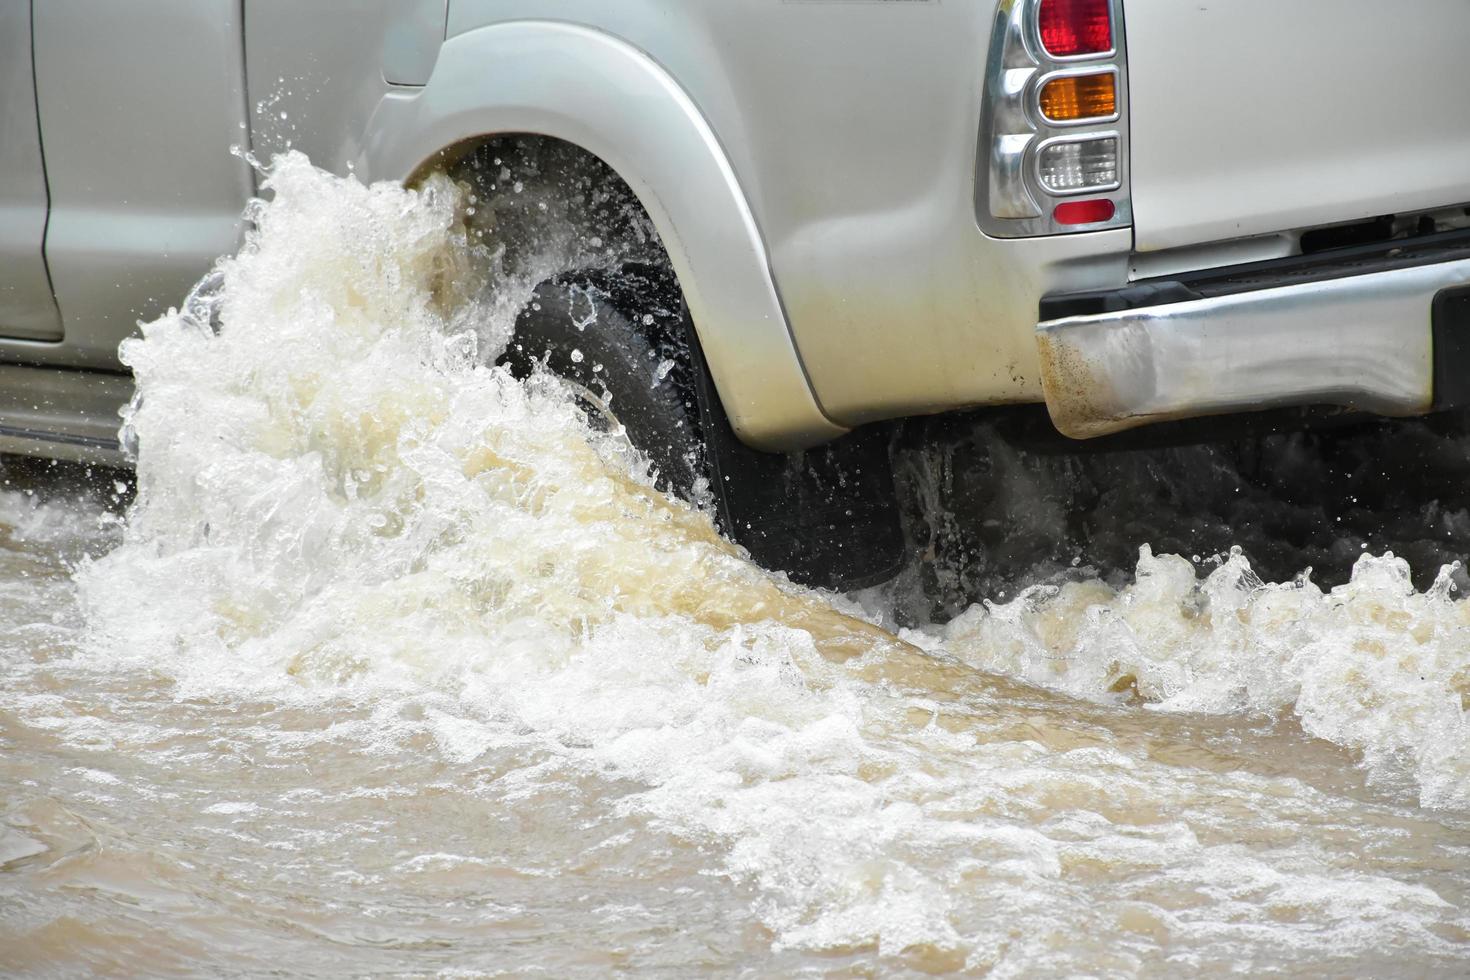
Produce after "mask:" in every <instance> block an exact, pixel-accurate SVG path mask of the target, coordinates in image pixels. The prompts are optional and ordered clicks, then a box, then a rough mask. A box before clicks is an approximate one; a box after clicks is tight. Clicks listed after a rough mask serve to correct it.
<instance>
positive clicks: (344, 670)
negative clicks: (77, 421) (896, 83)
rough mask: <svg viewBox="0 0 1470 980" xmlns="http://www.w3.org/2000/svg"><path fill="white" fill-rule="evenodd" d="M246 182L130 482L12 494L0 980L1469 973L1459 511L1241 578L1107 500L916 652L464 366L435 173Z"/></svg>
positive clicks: (493, 304) (627, 455)
mask: <svg viewBox="0 0 1470 980" xmlns="http://www.w3.org/2000/svg"><path fill="white" fill-rule="evenodd" d="M273 183H274V192H275V198H274V201H273V203H272V204H271V205H269V206H268V207H263V208H257V210H256V212H255V213H254V215H253V218H254V221H255V222H256V225H257V227H256V231H255V232H254V233H253V235H252V239H251V242H250V244H249V245H248V246H247V248H246V249H245V250H244V251H243V252H242V254H241V255H240V256H239V257H238V258H236V259H234V260H231V261H228V262H226V263H225V264H224V265H223V266H222V267H221V268H220V270H219V272H218V273H217V275H216V276H215V277H214V278H213V279H212V280H211V281H210V282H209V283H207V284H206V287H205V288H204V289H203V290H201V291H200V292H199V293H198V294H197V295H196V296H194V297H193V299H192V301H191V302H190V303H189V304H187V305H186V306H185V308H184V310H183V312H182V313H178V314H175V315H171V316H168V317H165V318H164V319H162V320H160V321H158V322H156V323H154V324H151V325H149V326H148V327H146V328H145V330H144V336H143V338H142V339H140V340H137V341H131V342H129V343H128V344H127V345H125V349H124V358H125V360H126V361H127V363H128V364H129V365H130V366H131V367H132V368H133V370H134V371H135V372H136V374H137V377H138V379H139V384H140V390H141V392H142V398H141V399H140V400H139V401H138V402H137V403H135V405H134V406H133V408H132V409H131V410H130V413H129V418H128V425H129V428H130V438H136V441H137V445H138V447H139V451H140V456H139V459H138V475H137V491H136V497H133V495H132V488H131V487H129V486H128V485H126V483H125V482H123V481H121V480H118V479H117V478H116V476H115V475H114V474H106V473H103V472H101V471H94V472H92V473H90V474H88V473H86V472H84V471H81V470H68V471H66V473H65V478H64V479H63V478H62V477H59V476H58V477H54V478H53V477H49V476H48V471H46V470H45V469H44V468H43V469H42V470H41V471H40V472H39V474H38V473H37V472H36V471H35V470H34V469H32V470H26V471H24V472H22V470H21V469H19V468H17V467H16V466H15V465H14V464H11V465H10V467H9V468H8V469H7V470H6V479H7V480H8V482H7V483H6V484H5V485H4V487H3V489H0V678H3V684H0V973H3V974H5V975H28V976H76V975H94V974H105V975H117V976H124V975H141V974H162V975H200V974H220V975H264V974H270V975H280V976H337V975H352V976H358V975H368V974H377V975H445V976H479V975H491V976H493V975H533V976H534V975H539V976H553V977H563V976H575V975H603V974H608V973H614V972H624V971H626V972H634V973H639V974H656V975H671V976H690V975H736V974H739V975H799V976H828V975H830V976H861V975H877V974H883V975H890V974H902V973H907V972H913V973H934V972H944V971H964V972H968V973H971V974H984V975H989V976H996V977H1005V976H1021V975H1034V976H1053V975H1086V976H1118V977H1125V976H1139V975H1148V976H1178V975H1193V976H1213V975H1223V974H1229V973H1239V972H1250V973H1255V974H1269V973H1282V974H1291V975H1293V976H1343V975H1354V976H1387V975H1405V976H1424V975H1438V976H1460V975H1464V974H1465V973H1466V972H1467V963H1470V722H1467V716H1466V698H1467V696H1470V605H1467V604H1466V603H1465V602H1464V601H1463V600H1462V599H1461V598H1460V592H1459V589H1458V588H1457V585H1458V584H1459V582H1460V580H1461V579H1462V577H1463V573H1461V572H1460V571H1459V570H1458V569H1457V568H1455V567H1454V566H1453V565H1450V566H1449V567H1447V568H1445V569H1444V570H1443V571H1442V572H1439V573H1438V577H1436V572H1437V569H1436V568H1433V567H1430V568H1425V567H1423V561H1422V560H1419V555H1420V553H1422V554H1436V555H1437V554H1438V552H1436V551H1433V549H1432V548H1429V547H1428V546H1427V545H1423V540H1428V539H1431V538H1434V537H1435V535H1439V536H1440V537H1441V538H1454V537H1455V535H1456V534H1463V533H1465V528H1466V527H1467V526H1470V516H1467V515H1466V513H1465V511H1464V509H1463V508H1458V509H1457V508H1456V507H1454V506H1452V505H1447V504H1444V503H1433V504H1432V505H1431V504H1429V503H1426V504H1425V507H1427V508H1430V509H1428V510H1423V509H1421V510H1416V511H1414V515H1415V516H1414V520H1418V521H1421V523H1424V524H1425V526H1426V527H1429V528H1430V530H1429V531H1426V532H1425V533H1424V535H1423V536H1422V538H1423V540H1419V539H1416V540H1419V543H1418V544H1416V545H1415V547H1417V548H1418V549H1419V552H1416V561H1418V565H1417V566H1414V567H1411V565H1410V563H1409V562H1407V561H1406V560H1405V559H1404V558H1403V557H1400V556H1395V555H1392V554H1389V553H1388V549H1387V548H1383V547H1379V546H1377V545H1375V544H1374V543H1373V542H1372V541H1371V540H1369V539H1367V538H1365V539H1363V540H1359V539H1358V538H1356V537H1353V536H1352V534H1351V533H1349V532H1348V531H1346V530H1344V531H1337V530H1335V527H1334V525H1333V524H1332V522H1329V526H1328V527H1327V529H1326V532H1325V533H1327V534H1328V535H1329V536H1330V535H1336V537H1335V538H1334V540H1333V541H1329V542H1326V543H1323V542H1321V541H1320V540H1319V541H1317V542H1316V543H1309V545H1310V547H1311V548H1316V549H1318V552H1320V554H1321V555H1322V556H1323V557H1324V558H1326V559H1333V560H1336V561H1337V562H1338V565H1339V566H1340V567H1339V568H1338V569H1337V572H1336V573H1334V574H1336V577H1335V578H1332V577H1331V576H1328V575H1326V574H1325V573H1322V572H1319V573H1318V576H1317V577H1313V576H1312V575H1307V574H1296V573H1297V572H1303V571H1305V569H1292V570H1291V571H1289V572H1287V573H1286V574H1285V575H1278V576H1277V580H1276V581H1274V582H1273V581H1271V580H1270V577H1269V576H1268V575H1266V574H1263V573H1264V572H1265V569H1264V568H1263V569H1262V570H1259V571H1258V570H1257V569H1255V568H1253V567H1252V566H1251V563H1250V557H1251V555H1252V554H1253V553H1256V552H1257V551H1259V552H1260V553H1262V554H1274V555H1275V558H1274V559H1273V560H1278V559H1280V554H1279V552H1272V550H1271V547H1270V546H1269V545H1270V543H1271V541H1272V539H1274V538H1279V537H1280V534H1277V533H1276V532H1274V531H1273V530H1272V529H1271V528H1270V527H1267V526H1265V525H1263V524H1261V522H1260V521H1259V520H1257V519H1255V518H1252V519H1251V520H1250V521H1249V524H1250V526H1246V522H1244V521H1243V522H1242V523H1241V525H1240V526H1239V527H1238V528H1234V529H1232V528H1231V526H1230V521H1229V520H1228V519H1226V518H1221V517H1219V516H1218V515H1219V514H1223V513H1226V512H1225V511H1223V510H1217V511H1216V515H1217V516H1216V517H1215V518H1211V519H1210V521H1212V523H1209V526H1208V527H1206V526H1205V523H1208V522H1205V521H1204V520H1203V519H1202V520H1201V522H1197V523H1194V524H1191V523H1189V522H1187V521H1186V522H1183V523H1180V522H1178V521H1175V522H1173V523H1171V524H1169V525H1168V527H1164V522H1163V521H1162V520H1161V521H1160V522H1159V524H1158V526H1157V527H1154V526H1153V525H1151V524H1150V522H1149V521H1148V520H1146V519H1135V518H1126V519H1125V518H1124V517H1123V516H1121V515H1124V514H1125V513H1126V512H1127V508H1126V507H1125V506H1124V503H1125V502H1119V501H1115V500H1110V499H1105V496H1106V495H1101V494H1100V495H1099V497H1098V499H1097V500H1095V501H1093V505H1094V506H1093V507H1092V509H1091V510H1090V511H1089V513H1094V514H1100V513H1106V514H1110V515H1118V516H1117V519H1116V520H1113V521H1111V523H1110V525H1109V527H1108V528H1094V529H1092V530H1093V531H1094V532H1096V534H1097V535H1098V536H1102V535H1103V534H1104V532H1106V533H1107V534H1110V535H1111V538H1110V540H1112V541H1114V542H1117V541H1123V542H1124V544H1123V545H1118V547H1125V548H1126V552H1127V554H1128V556H1129V557H1128V560H1127V561H1126V562H1125V563H1123V564H1122V565H1118V566H1115V567H1108V566H1107V565H1106V563H1098V562H1096V561H1094V559H1095V558H1096V556H1095V555H1090V554H1081V553H1079V554H1078V555H1076V556H1074V560H1070V561H1069V560H1068V558H1067V555H1066V554H1064V553H1063V554H1049V555H1047V556H1046V561H1045V562H1038V563H1036V565H1035V567H1034V569H1032V570H1031V571H1030V572H1028V574H1030V580H1027V579H1025V578H1024V577H1020V578H1016V580H1015V581H1011V582H1008V583H1007V584H1006V585H1005V586H996V587H995V588H994V591H993V592H992V593H991V594H990V595H988V596H987V597H983V598H982V599H981V601H979V602H976V603H974V604H973V605H970V606H969V607H968V608H965V609H963V610H951V611H957V612H958V615H956V616H954V617H953V618H952V619H949V618H945V619H943V621H941V619H935V620H934V621H933V622H932V623H929V624H926V623H925V622H924V621H923V619H922V617H916V616H915V615H914V614H913V607H912V605H910V606H909V607H908V612H907V613H905V614H903V615H899V614H898V612H896V609H897V607H898V605H900V603H899V600H898V598H897V597H896V593H894V592H893V591H892V590H889V591H885V590H883V589H876V590H872V591H870V592H866V593H863V594H860V595H854V596H833V595H829V594H824V593H818V592H813V591H810V590H807V589H803V588H800V587H798V586H795V585H792V584H790V583H788V582H786V581H785V580H783V579H780V578H779V577H774V576H771V575H769V574H767V573H765V572H763V571H761V570H760V569H758V568H756V567H754V566H752V565H751V564H750V563H749V562H747V561H746V560H744V558H743V557H742V556H741V554H739V553H738V552H737V551H736V550H735V549H733V548H732V547H731V546H729V545H728V544H726V543H724V542H723V541H722V540H721V539H720V538H719V536H718V535H717V534H716V533H715V532H714V530H713V528H712V526H711V524H710V522H709V520H708V518H707V517H706V516H705V515H704V514H703V513H702V512H701V511H699V510H698V509H696V508H694V507H691V506H689V505H686V504H683V503H681V502H677V501H673V500H670V499H668V498H667V497H665V496H664V495H662V494H661V493H659V492H658V491H657V490H656V489H654V486H653V482H652V479H651V478H650V475H649V473H648V472H647V470H646V466H645V465H644V464H642V463H640V461H639V459H638V458H637V456H636V455H635V454H634V453H632V452H631V451H630V449H629V447H628V446H627V445H626V443H624V442H622V441H621V439H620V437H619V435H618V434H617V433H615V432H603V431H594V430H592V429H590V428H589V427H588V426H587V425H586V424H585V422H584V419H583V417H582V415H581V413H580V412H579V410H578V408H577V407H576V404H575V402H574V400H573V399H572V398H571V397H569V395H568V394H567V392H566V391H565V390H563V389H562V388H561V387H560V386H558V385H557V384H556V383H554V382H553V381H551V380H549V379H545V378H533V379H531V380H530V381H528V382H525V383H522V382H518V381H516V380H515V379H513V378H511V377H510V376H509V375H508V374H507V373H505V372H504V371H502V370H500V369H497V368H494V367H490V366H488V365H489V364H490V363H491V362H493V360H494V352H495V351H496V350H497V349H498V346H497V345H500V346H503V345H504V343H505V341H506V338H507V336H508V331H509V328H510V323H511V318H512V316H513V310H514V308H515V306H516V302H515V296H514V295H512V294H511V293H510V292H506V291H505V290H509V288H510V287H509V286H504V287H497V286H495V285H494V284H486V283H484V282H479V281H477V280H476V277H475V274H474V273H473V268H474V267H475V262H474V254H473V253H474V250H475V248H476V247H483V244H481V245H477V244H476V242H477V241H478V239H477V237H476V236H475V235H474V234H473V233H471V232H468V231H467V230H466V222H468V223H469V224H470V225H471V226H473V220H472V218H473V215H470V214H468V213H467V212H468V210H469V209H470V207H471V205H470V204H468V203H467V201H466V198H465V196H464V195H463V194H462V193H459V192H456V191H455V190H454V189H452V188H450V187H449V186H447V185H444V184H440V183H431V184H430V186H429V187H428V188H426V189H425V190H423V191H421V192H416V193H411V192H407V191H404V190H401V189H399V188H396V187H389V186H380V187H374V188H372V189H366V188H363V187H361V186H360V185H358V184H356V183H352V182H346V181H339V180H336V179H334V178H330V177H327V176H325V175H323V174H320V173H318V172H316V171H314V170H312V169H311V168H310V167H309V165H307V164H306V162H305V161H304V160H301V159H300V158H289V159H287V160H286V161H285V162H284V163H281V164H278V166H277V168H276V170H275V173H274V176H273ZM471 287H473V288H471ZM654 380H655V382H656V380H657V379H654ZM1007 465H1010V464H1006V463H1005V460H1004V459H999V458H997V461H995V462H994V463H993V465H991V466H990V469H989V471H988V472H990V473H991V475H992V476H994V475H995V474H996V473H997V472H999V471H1001V470H1004V469H1005V467H1006V466H1007ZM1038 465H1040V464H1038ZM1048 465H1049V464H1048ZM1056 465H1063V464H1056ZM1066 465H1070V464H1066ZM941 468H942V467H941ZM1043 468H1044V467H1043ZM916 469H917V470H924V469H925V467H923V466H918V467H917V468H916ZM1276 469H1278V470H1279V469H1280V468H1279V467H1277V468H1276ZM1022 470H1025V467H1024V466H1022V467H1020V469H1019V470H1016V471H1015V472H1016V473H1020V472H1021V471H1022ZM1025 472H1028V473H1030V474H1031V475H1032V476H1035V475H1036V474H1037V473H1039V472H1041V470H1040V469H1037V468H1035V467H1033V468H1032V469H1030V470H1025ZM1014 475H1015V474H1014V473H1013V476H1014ZM1022 475H1024V474H1022ZM909 476H910V478H912V479H917V480H920V482H922V479H932V478H935V477H934V474H933V473H929V474H928V476H927V477H925V476H924V475H923V474H920V475H919V476H914V474H913V472H910V474H909ZM941 477H943V474H941ZM1017 479H1019V477H1017ZM1343 479H1349V477H1348V476H1344V477H1343ZM1385 479H1387V478H1386V477H1385ZM78 482H82V483H85V484H86V486H84V487H76V486H74V484H76V483H78ZM1389 482H1392V481H1389ZM1009 485H1010V486H1012V488H1013V492H1014V493H1015V494H1016V495H1017V497H1018V498H1024V499H1018V503H1017V504H1016V511H1015V513H1016V514H1017V515H1018V516H1017V517H1016V519H1015V520H1016V524H1015V525H1014V526H1013V527H1011V528H1010V529H1008V528H1007V527H1006V526H1005V525H1004V523H1003V522H1004V520H1005V517H1004V512H1002V513H1001V514H998V515H992V517H991V518H990V520H991V522H992V523H991V524H990V525H988V526H987V527H988V530H983V531H982V533H981V534H980V538H981V543H982V544H983V543H984V541H985V540H989V541H990V544H989V545H988V546H987V547H989V552H988V553H989V554H991V556H992V561H991V565H992V566H993V565H994V564H995V562H994V556H996V555H998V554H999V555H1003V553H1004V548H1003V547H1002V545H1003V544H1004V543H1005V542H1006V541H1010V542H1012V543H1014V542H1016V541H1019V540H1021V539H1023V538H1026V537H1027V536H1033V537H1034V536H1038V535H1039V532H1038V531H1037V528H1038V527H1039V526H1040V525H1039V524H1038V523H1037V521H1038V520H1039V519H1038V518H1037V517H1036V508H1037V507H1038V506H1039V503H1038V501H1041V502H1045V498H1046V496H1047V495H1046V493H1045V492H1042V491H1039V490H1036V489H1035V487H1032V489H1031V490H1025V489H1024V487H1023V489H1022V490H1014V488H1015V487H1016V486H1018V485H1019V484H1017V483H1016V480H1015V479H1013V480H1011V482H1010V484H1009ZM1069 485H1073V486H1075V485H1077V484H1076V481H1075V480H1074V481H1073V483H1072V484H1069ZM1201 492H1203V491H1201ZM1133 496H1134V497H1135V498H1137V496H1138V495H1137V494H1134V495H1133ZM1161 499H1162V498H1161ZM1232 499H1233V496H1232ZM1134 502H1135V503H1137V502H1138V500H1137V499H1135V501H1134ZM1160 506H1163V505H1162V504H1160ZM1434 508H1438V509H1434ZM1240 513H1243V511H1240ZM1334 520H1335V519H1334ZM997 521H999V522H1002V523H996V522H997ZM1028 522H1029V523H1028ZM1457 522H1458V523H1457ZM1349 523H1350V522H1349ZM987 535H988V538H987ZM1232 535H1234V536H1236V537H1238V539H1239V541H1238V543H1240V544H1241V545H1242V548H1243V550H1241V551H1237V552H1234V553H1232V552H1231V551H1230V550H1229V546H1230V544H1231V543H1232V541H1231V536H1232ZM1196 539H1197V540H1196ZM1192 542H1193V543H1194V544H1196V546H1197V547H1198V551H1195V550H1194V549H1193V548H1191V547H1190V545H1191V543H1192ZM1200 542H1203V543H1200ZM1257 545H1259V547H1257ZM1070 547H1072V546H1071V544H1070V543H1069V544H1068V548H1070ZM1109 547H1113V546H1112V545H1110V546H1109ZM1426 549H1427V550H1426ZM1411 550H1412V549H1411ZM1450 550H1453V549H1450ZM1176 551H1177V553H1176ZM1443 557H1446V558H1448V557H1450V556H1449V555H1448V554H1446V555H1444V556H1443ZM1281 560H1284V559H1281ZM1270 571H1271V574H1273V575H1275V574H1277V573H1276V570H1275V569H1274V568H1273V569H1271V570H1270ZM900 624H903V625H900Z"/></svg>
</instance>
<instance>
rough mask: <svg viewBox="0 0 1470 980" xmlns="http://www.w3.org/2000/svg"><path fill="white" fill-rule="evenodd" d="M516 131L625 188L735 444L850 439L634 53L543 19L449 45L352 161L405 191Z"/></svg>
mask: <svg viewBox="0 0 1470 980" xmlns="http://www.w3.org/2000/svg"><path fill="white" fill-rule="evenodd" d="M518 133H525V134H532V135H537V136H546V137H551V138H554V139H559V140H563V141H565V142H567V143H571V144H573V145H575V146H577V147H579V148H581V149H582V150H584V151H586V152H588V153H590V154H592V155H594V156H596V157H598V158H599V159H601V160H602V161H603V162H604V163H606V164H607V165H608V167H609V168H611V169H612V171H613V172H614V173H616V174H617V175H618V176H619V177H620V178H621V179H622V180H623V181H624V182H625V183H627V185H628V187H629V188H630V189H631V190H632V192H633V194H634V195H635V196H636V197H637V199H638V201H639V202H640V203H641V204H642V206H643V208H644V210H645V211H646V212H647V213H648V216H649V218H650V220H651V221H652V222H653V224H654V227H655V228H656V229H657V230H658V233H659V236H660V237H661V238H662V240H663V245H664V248H665V249H666V251H667V252H668V255H669V259H670V262H671V264H672V265H673V267H674V272H675V274H676V275H677V276H678V279H679V284H680V287H681V288H682V289H683V291H684V296H685V300H686V302H687V303H688V305H689V310H690V315H691V317H692V319H693V321H694V324H695V329H696V331H697V332H698V335H699V340H700V344H701V346H702V347H703V349H704V353H705V357H706V360H707V361H708V363H709V365H710V373H711V374H712V376H713V379H714V382H715V385H716V387H717V389H718V391H719V394H720V399H721V401H722V402H723V403H724V405H725V410H726V412H727V414H728V415H729V418H730V421H731V425H732V427H733V428H734V429H735V431H736V432H737V433H738V434H739V435H740V437H741V439H742V440H744V441H746V442H747V443H749V444H751V445H752V446H755V447H757V448H763V449H771V450H786V449H795V448H803V447H806V446H810V445H814V444H816V443H820V442H823V441H826V440H829V439H832V438H835V437H836V436H839V435H841V434H842V433H843V432H844V431H845V430H844V429H843V428H842V427H840V426H838V425H836V424H835V423H833V422H832V421H831V420H830V419H828V418H827V417H826V415H825V414H824V413H823V411H822V409H821V407H820V405H819V404H818V402H817V400H816V398H815V396H814V394H813V392H812V388H811V384H810V382H809V380H808V378H807V376H806V372H805V370H804V368H803V366H802V363H801V358H800V355H799V353H798V351H797V349H796V346H795V343H794V341H793V339H792V335H791V332H790V329H789V327H788V325H787V322H786V317H785V313H784V311H783V310H782V307H781V302H780V297H779V295H778V293H777V290H776V284H775V281H774V279H773V277H772V274H771V270H770V263H769V260H768V256H767V252H766V248H765V245H764V242H763V241H762V238H761V235H760V230H759V228H758V226H757V225H756V222H755V218H754V216H753V214H752V212H751V210H750V207H749V205H748V203H747V201H746V198H745V196H744V193H743V191H742V190H741V188H740V184H739V181H738V179H737V177H736V175H735V172H734V170H733V169H732V167H731V165H730V162H729V160H728V158H727V156H726V154H725V152H724V150H723V148H722V147H721V146H720V143H719V140H718V138H717V137H716V135H715V133H714V132H713V130H712V129H711V128H710V126H709V124H708V122H707V121H706V120H705V118H704V117H703V115H702V114H701V113H700V111H699V109H698V107H697V106H696V105H695V104H694V103H693V101H692V100H691V99H690V98H689V96H688V94H687V93H686V92H684V90H683V89H682V88H681V87H680V86H679V85H678V83H677V82H676V81H675V80H674V79H673V78H672V77H671V76H670V75H669V74H668V72H666V71H665V70H664V69H663V68H662V67H661V66H659V65H658V64H657V63H656V62H655V61H654V60H653V59H652V58H650V57H649V56H648V55H646V54H645V53H643V52H641V51H639V50H638V49H636V48H634V47H633V46H632V45H629V44H627V43H626V42H624V41H622V40H620V39H618V38H615V37H613V36H611V35H608V34H605V33H603V32H600V31H596V30H592V29H590V28H587V27H582V26H579V25H574V24H567V23H561V22H554V21H517V22H511V23H503V24H495V25H492V26H488V27H482V28H479V29H476V30H472V31H468V32H466V33H464V34H460V35H457V36H455V37H453V38H451V39H450V40H448V41H446V42H445V44H444V46H443V48H442V50H441V51H440V54H439V60H438V62H437V64H436V65H435V67H434V71H433V75H432V76H431V77H430V79H429V81H428V83H427V84H426V85H425V86H424V87H423V88H421V89H417V90H412V91H409V90H399V91H394V92H390V93H389V94H388V95H387V96H385V97H384V98H383V100H382V101H381V102H380V103H379V105H378V107H377V110H376V111H375V112H374V113H373V116H372V118H371V120H370V121H369V124H368V128H367V132H366V134H365V136H364V139H363V141H362V144H361V145H362V150H361V153H360V155H359V160H358V163H359V167H360V172H361V173H363V174H364V175H365V176H367V177H370V178H412V177H413V176H415V175H417V174H420V173H422V172H424V171H426V170H428V169H430V168H432V167H435V166H437V165H440V164H441V163H442V162H443V161H445V160H446V159H447V158H448V157H449V156H450V155H452V154H454V153H456V152H457V148H462V147H464V146H466V145H467V144H470V145H473V144H474V143H475V142H478V141H479V140H482V139H487V138H492V137H497V136H504V135H508V134H518Z"/></svg>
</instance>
